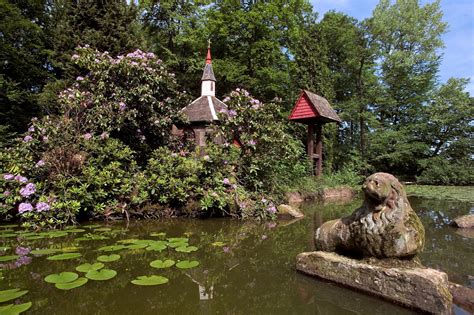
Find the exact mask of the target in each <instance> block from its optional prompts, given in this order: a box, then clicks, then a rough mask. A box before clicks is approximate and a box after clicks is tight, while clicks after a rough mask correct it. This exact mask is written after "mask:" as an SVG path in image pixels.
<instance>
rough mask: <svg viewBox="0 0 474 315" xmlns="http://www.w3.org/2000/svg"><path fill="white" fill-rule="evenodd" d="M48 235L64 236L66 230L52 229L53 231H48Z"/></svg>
mask: <svg viewBox="0 0 474 315" xmlns="http://www.w3.org/2000/svg"><path fill="white" fill-rule="evenodd" d="M48 236H49V237H52V238H53V237H54V238H56V237H64V236H67V232H63V231H53V232H48Z"/></svg>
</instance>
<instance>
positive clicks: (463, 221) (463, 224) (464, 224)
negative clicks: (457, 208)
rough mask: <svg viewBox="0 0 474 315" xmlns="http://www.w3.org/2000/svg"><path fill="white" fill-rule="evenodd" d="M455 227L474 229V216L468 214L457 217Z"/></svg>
mask: <svg viewBox="0 0 474 315" xmlns="http://www.w3.org/2000/svg"><path fill="white" fill-rule="evenodd" d="M453 225H455V226H457V227H459V228H462V229H470V228H474V214H467V215H463V216H460V217H457V218H456V219H454V222H453Z"/></svg>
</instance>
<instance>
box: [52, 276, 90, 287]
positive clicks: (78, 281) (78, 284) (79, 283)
mask: <svg viewBox="0 0 474 315" xmlns="http://www.w3.org/2000/svg"><path fill="white" fill-rule="evenodd" d="M88 281H89V279H87V278H84V277H81V278H78V279H76V280H74V281H71V282H68V283H56V284H55V286H56V288H58V289H60V290H71V289H74V288H78V287H81V286H83V285H84V284H86V283H87V282H88Z"/></svg>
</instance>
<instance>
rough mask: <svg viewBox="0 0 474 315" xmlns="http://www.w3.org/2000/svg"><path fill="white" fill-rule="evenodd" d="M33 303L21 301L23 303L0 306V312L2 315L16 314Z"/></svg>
mask: <svg viewBox="0 0 474 315" xmlns="http://www.w3.org/2000/svg"><path fill="white" fill-rule="evenodd" d="M31 305H33V303H31V302H28V303H23V304H8V305H5V306H0V314H2V315H17V314H20V313H23V312H24V311H26V310H28V309H29V308H30V307H31Z"/></svg>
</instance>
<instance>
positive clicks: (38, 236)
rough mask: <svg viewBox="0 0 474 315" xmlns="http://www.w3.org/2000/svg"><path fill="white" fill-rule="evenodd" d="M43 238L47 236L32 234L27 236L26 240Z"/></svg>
mask: <svg viewBox="0 0 474 315" xmlns="http://www.w3.org/2000/svg"><path fill="white" fill-rule="evenodd" d="M43 238H46V236H43V235H30V236H25V240H27V241H36V240H41V239H43Z"/></svg>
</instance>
